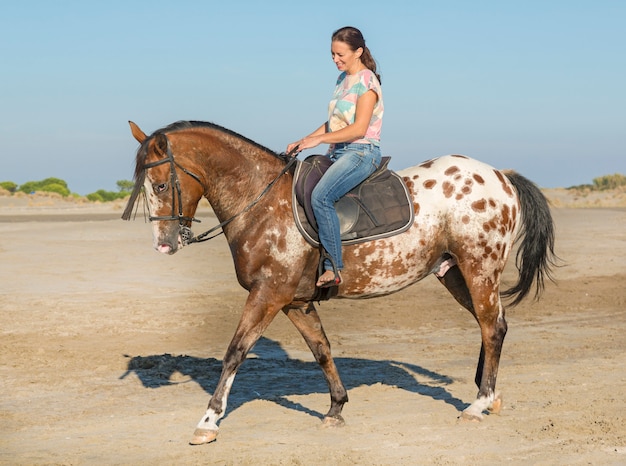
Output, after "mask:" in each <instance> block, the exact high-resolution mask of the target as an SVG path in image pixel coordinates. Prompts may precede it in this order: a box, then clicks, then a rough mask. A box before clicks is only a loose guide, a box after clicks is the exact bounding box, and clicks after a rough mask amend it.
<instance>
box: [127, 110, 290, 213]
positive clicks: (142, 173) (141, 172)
mask: <svg viewBox="0 0 626 466" xmlns="http://www.w3.org/2000/svg"><path fill="white" fill-rule="evenodd" d="M192 128H209V129H213V130H217V131H220V132H222V133H225V134H228V135H229V136H233V137H235V138H237V139H240V140H242V141H244V142H246V143H248V144H250V145H252V146H254V147H256V148H257V149H259V150H261V151H263V152H265V153H266V154H268V155H271V156H273V157H276V158H278V159H280V160H281V161H283V162H284V163H287V162H288V161H289V157H287V155H286V154H285V153H284V152H281V153H277V152H275V151H273V150H271V149H269V148H267V147H265V146H263V145H261V144H259V143H257V142H255V141H253V140H252V139H249V138H247V137H245V136H243V135H241V134H239V133H237V132H235V131H232V130H230V129H228V128H224V127H223V126H220V125H217V124H215V123H210V122H207V121H194V120H191V121H188V120H180V121H176V122H174V123H171V124H169V125H167V126H164V127H163V128H160V129H157V130H156V131H154V132H153V133H152V134H151V135H150V136H148V137H147V138H146V139H145V140H144V141H143V142H142V143H141V145H140V146H139V148H138V149H137V155H136V157H135V174H134V177H133V179H134V180H135V186H134V187H133V191H132V193H131V195H130V198H129V200H128V203H127V204H126V209H125V210H124V213H123V214H122V218H123V219H124V220H129V219H130V216H131V215H132V210H133V208H134V206H135V203H136V201H137V198H138V197H139V194H140V193H141V189H142V187H143V184H144V181H145V178H146V168H145V165H146V157H147V156H148V146H149V144H150V141H152V140H153V139H154V138H155V137H156V136H158V135H166V134H168V133H175V132H177V131H182V130H185V129H192Z"/></svg>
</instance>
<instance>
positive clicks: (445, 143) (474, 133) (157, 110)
mask: <svg viewBox="0 0 626 466" xmlns="http://www.w3.org/2000/svg"><path fill="white" fill-rule="evenodd" d="M351 5H352V6H351ZM624 24H626V1H623V0H614V1H611V0H589V1H577V0H569V1H565V0H563V1H559V0H540V1H536V0H526V1H506V0H500V1H480V0H473V1H458V0H457V1H448V0H437V1H435V0H430V1H421V0H407V1H400V0H399V1H394V0H387V1H384V2H380V1H369V0H361V1H358V2H352V3H346V2H341V1H326V0H316V1H315V2H299V1H295V0H286V1H280V0H279V1H271V0H266V1H256V0H254V1H252V0H251V1H237V0H230V1H219V2H217V1H209V0H207V1H192V0H178V1H176V2H173V1H171V0H168V1H160V0H151V1H133V0H124V1H118V0H108V1H106V2H86V1H84V0H80V1H69V0H67V1H63V0H58V1H54V2H50V1H33V0H20V1H19V2H18V1H11V2H9V1H3V2H2V6H1V8H0V53H1V56H2V64H1V65H0V142H1V146H0V154H1V155H0V157H1V160H2V163H1V164H0V181H7V180H9V181H14V182H16V183H18V184H21V183H24V182H26V181H31V180H41V179H43V178H47V177H51V176H54V177H59V178H62V179H64V180H66V181H67V182H68V184H69V187H70V189H71V190H72V191H74V192H77V193H79V194H87V193H90V192H93V191H96V190H98V189H106V190H115V189H116V181H117V180H123V179H131V178H132V171H133V163H134V154H135V151H136V149H137V143H136V141H135V140H134V139H133V138H132V136H131V134H130V131H129V127H128V120H133V121H134V122H136V123H137V124H138V125H139V126H140V127H141V128H142V129H143V130H144V131H145V132H146V133H147V134H150V133H152V132H153V131H154V130H156V129H158V128H160V127H162V126H165V125H167V124H169V123H172V122H174V121H177V120H182V119H185V120H205V121H212V122H214V123H217V124H220V125H222V126H225V127H227V128H229V129H231V130H233V131H236V132H239V133H241V134H243V135H244V136H247V137H249V138H251V139H253V140H255V141H257V142H258V143H260V144H263V145H265V146H267V147H269V148H271V149H274V150H276V151H281V150H284V148H285V146H286V145H287V144H288V143H289V142H292V141H294V140H297V139H298V138H300V137H302V136H304V135H305V134H308V133H309V132H310V131H312V130H313V129H314V128H316V127H317V126H318V125H319V124H321V123H322V122H323V121H324V120H325V118H326V107H327V103H328V100H329V99H330V95H331V93H332V90H333V87H334V82H335V79H336V76H337V70H336V68H335V66H334V64H333V63H332V61H331V57H330V36H331V34H332V32H333V31H334V30H335V29H337V28H339V27H341V26H345V25H352V26H356V27H358V28H360V29H361V30H362V31H363V33H364V35H365V38H366V41H367V44H368V46H369V47H370V49H371V51H372V53H373V54H374V57H375V58H376V60H377V61H378V63H379V66H380V71H381V74H382V81H383V95H384V98H385V110H386V112H385V120H384V126H383V134H382V146H383V152H384V153H385V154H386V155H391V156H392V162H391V167H392V168H394V169H401V168H405V167H408V166H411V165H415V164H418V163H420V162H421V161H423V160H426V159H430V158H433V157H437V156H440V155H445V154H450V153H461V154H466V155H469V156H472V157H475V158H477V159H480V160H482V161H484V162H487V163H490V164H492V165H494V166H495V167H497V168H512V169H515V170H517V171H518V172H520V173H522V174H523V175H525V176H527V177H528V178H530V179H531V180H533V181H535V182H536V183H537V184H538V185H539V186H541V187H547V188H549V187H568V186H572V185H577V184H583V183H591V182H592V180H593V178H595V177H598V176H602V175H607V174H613V173H622V174H626V48H625V47H626V27H625V26H624ZM323 151H325V147H324V146H320V147H319V148H317V150H313V151H307V153H305V154H304V155H307V154H308V153H311V152H318V153H319V152H323Z"/></svg>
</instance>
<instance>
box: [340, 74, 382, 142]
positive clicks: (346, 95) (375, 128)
mask: <svg viewBox="0 0 626 466" xmlns="http://www.w3.org/2000/svg"><path fill="white" fill-rule="evenodd" d="M370 89H371V90H373V91H374V92H376V95H377V96H378V100H377V101H376V104H375V105H374V113H373V114H372V119H371V120H370V124H369V126H368V127H367V131H366V133H365V136H364V137H363V138H362V139H358V140H356V141H350V142H356V143H371V144H374V145H376V146H379V145H380V132H381V129H382V126H383V112H384V105H383V93H382V89H381V87H380V82H378V78H376V75H375V74H374V73H373V72H372V70H369V69H366V70H362V71H359V72H358V73H356V74H347V73H345V72H344V73H341V74H340V75H339V78H338V79H337V85H336V87H335V93H334V94H333V98H332V100H331V101H330V103H329V104H328V130H329V131H337V130H340V129H342V128H345V127H346V126H348V125H351V124H352V123H354V118H355V116H356V101H357V99H358V98H359V97H360V96H362V95H363V94H365V93H366V92H367V91H369V90H370ZM331 150H332V145H331Z"/></svg>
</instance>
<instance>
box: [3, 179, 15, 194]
mask: <svg viewBox="0 0 626 466" xmlns="http://www.w3.org/2000/svg"><path fill="white" fill-rule="evenodd" d="M0 188H2V189H6V190H7V191H9V192H10V193H14V192H15V191H17V183H13V181H2V182H0Z"/></svg>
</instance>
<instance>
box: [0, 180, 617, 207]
mask: <svg viewBox="0 0 626 466" xmlns="http://www.w3.org/2000/svg"><path fill="white" fill-rule="evenodd" d="M116 184H117V191H106V190H104V189H99V190H97V191H96V192H93V193H90V194H87V195H86V196H85V197H86V198H87V199H89V200H90V201H93V202H109V201H115V200H116V199H123V198H125V197H126V196H128V195H129V194H130V192H131V191H132V190H133V187H134V186H135V183H134V182H133V181H128V180H119V181H117V183H116ZM622 186H626V176H624V175H621V174H619V173H615V174H613V175H605V176H600V177H598V178H594V179H593V184H582V185H578V186H571V187H569V188H567V189H588V190H592V191H605V190H608V189H615V188H620V187H622ZM0 188H2V189H5V190H6V191H8V192H10V193H11V194H14V193H17V192H23V193H26V194H32V193H36V192H44V193H46V192H47V193H57V194H60V195H61V196H63V197H68V196H74V197H80V196H78V194H72V192H71V191H70V189H69V187H68V186H67V183H66V182H65V181H64V180H62V179H60V178H46V179H44V180H41V181H27V182H26V183H24V184H20V185H18V184H17V183H14V182H13V181H2V182H0Z"/></svg>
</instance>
